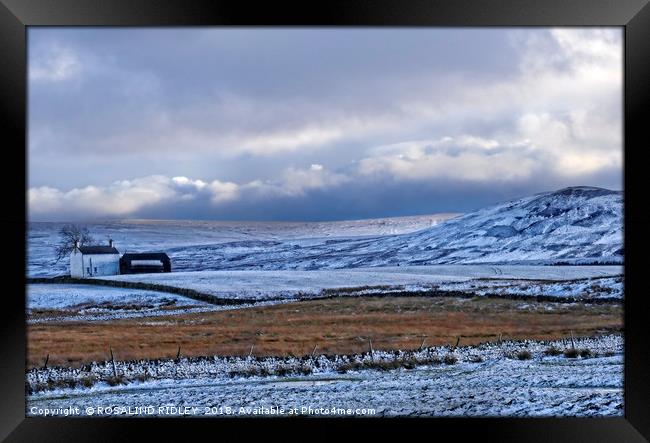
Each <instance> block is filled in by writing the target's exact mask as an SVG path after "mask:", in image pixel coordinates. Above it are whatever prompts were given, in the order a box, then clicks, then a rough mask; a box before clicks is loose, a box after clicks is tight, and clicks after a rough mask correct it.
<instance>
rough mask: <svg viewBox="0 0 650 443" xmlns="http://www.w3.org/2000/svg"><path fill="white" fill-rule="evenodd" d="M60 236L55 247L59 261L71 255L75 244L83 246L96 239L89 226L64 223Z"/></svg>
mask: <svg viewBox="0 0 650 443" xmlns="http://www.w3.org/2000/svg"><path fill="white" fill-rule="evenodd" d="M59 238H60V239H59V244H57V245H56V246H55V248H54V252H55V255H56V261H57V262H58V261H59V260H61V259H62V258H65V257H67V256H68V255H70V253H71V252H72V251H73V250H74V248H75V245H79V246H83V245H87V244H90V243H92V242H93V241H94V240H93V237H92V235H90V231H89V230H88V228H86V227H85V226H78V225H73V224H68V225H63V226H62V227H61V229H59Z"/></svg>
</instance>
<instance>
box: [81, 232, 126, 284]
mask: <svg viewBox="0 0 650 443" xmlns="http://www.w3.org/2000/svg"><path fill="white" fill-rule="evenodd" d="M119 273H120V253H119V251H118V250H117V249H115V247H113V240H109V241H108V246H79V245H78V244H77V245H75V248H74V249H73V251H72V253H71V254H70V276H72V277H77V278H85V277H95V276H99V275H117V274H119Z"/></svg>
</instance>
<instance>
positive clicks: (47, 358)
mask: <svg viewBox="0 0 650 443" xmlns="http://www.w3.org/2000/svg"><path fill="white" fill-rule="evenodd" d="M48 361H50V354H47V357H45V364H44V365H43V369H47V362H48Z"/></svg>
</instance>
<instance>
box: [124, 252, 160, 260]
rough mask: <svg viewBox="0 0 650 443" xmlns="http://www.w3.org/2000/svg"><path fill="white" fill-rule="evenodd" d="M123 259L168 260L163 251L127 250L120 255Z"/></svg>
mask: <svg viewBox="0 0 650 443" xmlns="http://www.w3.org/2000/svg"><path fill="white" fill-rule="evenodd" d="M122 259H123V260H169V256H168V255H167V254H165V253H164V252H127V253H125V254H124V255H123V256H122Z"/></svg>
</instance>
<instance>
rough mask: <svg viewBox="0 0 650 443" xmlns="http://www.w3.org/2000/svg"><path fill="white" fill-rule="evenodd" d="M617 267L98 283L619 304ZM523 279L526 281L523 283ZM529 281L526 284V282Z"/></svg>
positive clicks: (234, 274)
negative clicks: (344, 290)
mask: <svg viewBox="0 0 650 443" xmlns="http://www.w3.org/2000/svg"><path fill="white" fill-rule="evenodd" d="M622 271H623V270H622V267H620V266H525V265H519V266H489V265H437V266H409V267H401V266H397V267H381V268H354V269H334V270H316V271H198V272H172V273H168V274H134V275H117V276H110V277H101V279H106V280H118V281H127V282H144V283H153V284H161V285H167V286H174V287H179V288H190V289H195V290H197V291H200V292H203V293H206V294H210V295H214V296H215V297H219V298H241V299H250V300H268V299H297V298H309V297H316V296H322V295H324V294H323V290H328V289H341V288H358V290H356V291H348V294H349V295H359V294H369V293H389V292H401V291H406V292H431V291H435V290H440V291H464V292H470V293H475V294H477V295H484V294H486V293H504V294H521V295H530V296H538V295H544V296H562V297H576V298H581V297H583V296H587V297H588V298H598V297H607V298H621V297H622V293H623V292H622V278H621V277H620V275H621V274H622ZM522 279H524V281H522ZM528 280H530V281H528Z"/></svg>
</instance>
